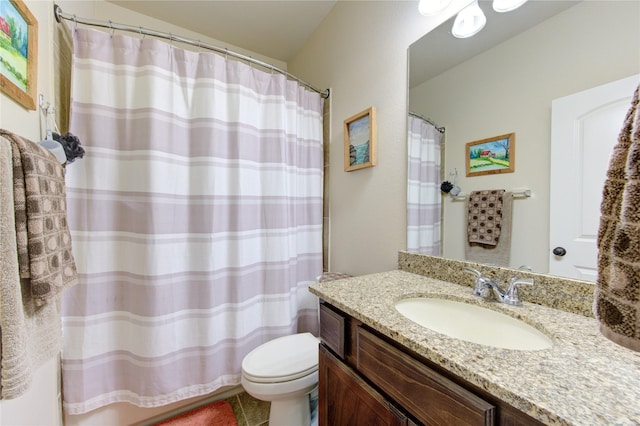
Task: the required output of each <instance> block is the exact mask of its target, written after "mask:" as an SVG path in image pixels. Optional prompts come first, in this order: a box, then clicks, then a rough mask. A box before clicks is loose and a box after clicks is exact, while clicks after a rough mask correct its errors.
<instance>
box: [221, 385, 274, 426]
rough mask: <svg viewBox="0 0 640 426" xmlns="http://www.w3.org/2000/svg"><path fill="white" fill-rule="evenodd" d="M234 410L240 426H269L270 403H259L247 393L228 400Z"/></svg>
mask: <svg viewBox="0 0 640 426" xmlns="http://www.w3.org/2000/svg"><path fill="white" fill-rule="evenodd" d="M225 401H227V402H228V403H229V404H231V407H232V408H233V413H234V414H235V416H236V420H237V421H238V426H268V425H269V408H270V405H271V404H270V403H269V402H265V401H259V400H257V399H255V398H253V397H252V396H251V395H249V394H247V393H246V392H241V393H239V394H237V395H234V396H232V397H230V398H227V399H226V400H225Z"/></svg>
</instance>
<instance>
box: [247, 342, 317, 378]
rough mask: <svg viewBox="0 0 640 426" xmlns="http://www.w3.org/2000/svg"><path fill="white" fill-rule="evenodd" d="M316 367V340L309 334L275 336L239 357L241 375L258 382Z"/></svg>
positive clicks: (297, 375)
mask: <svg viewBox="0 0 640 426" xmlns="http://www.w3.org/2000/svg"><path fill="white" fill-rule="evenodd" d="M317 370H318V339H316V338H315V337H314V336H313V335H312V334H311V333H300V334H293V335H290V336H284V337H279V338H277V339H274V340H271V341H269V342H267V343H265V344H263V345H260V346H258V347H257V348H255V349H254V350H252V351H251V352H249V354H248V355H247V356H246V357H244V359H243V360H242V373H243V374H244V376H245V377H246V378H247V379H249V380H251V381H253V382H258V383H277V382H286V381H289V380H295V379H298V378H300V377H304V376H306V375H309V374H311V373H313V372H314V371H317Z"/></svg>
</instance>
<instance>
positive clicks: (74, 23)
mask: <svg viewBox="0 0 640 426" xmlns="http://www.w3.org/2000/svg"><path fill="white" fill-rule="evenodd" d="M73 31H78V19H77V18H76V15H75V13H74V14H73Z"/></svg>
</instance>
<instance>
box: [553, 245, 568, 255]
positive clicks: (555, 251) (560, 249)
mask: <svg viewBox="0 0 640 426" xmlns="http://www.w3.org/2000/svg"><path fill="white" fill-rule="evenodd" d="M553 254H555V255H556V256H564V255H565V254H567V251H566V250H565V249H564V247H556V248H554V249H553Z"/></svg>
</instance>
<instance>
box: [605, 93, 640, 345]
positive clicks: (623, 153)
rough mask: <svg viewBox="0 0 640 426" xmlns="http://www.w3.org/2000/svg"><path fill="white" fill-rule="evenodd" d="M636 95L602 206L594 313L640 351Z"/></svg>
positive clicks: (608, 332) (615, 336) (610, 332)
mask: <svg viewBox="0 0 640 426" xmlns="http://www.w3.org/2000/svg"><path fill="white" fill-rule="evenodd" d="M639 91H640V86H638V88H637V89H636V91H635V93H634V95H633V101H632V103H631V108H630V109H629V112H628V113H627V116H626V118H625V122H624V127H623V128H622V131H621V132H620V135H619V136H618V143H617V145H616V146H615V147H614V149H613V153H612V156H611V160H610V163H609V170H608V172H607V178H606V180H605V185H604V190H603V195H602V204H601V207H600V212H601V216H600V229H599V231H598V279H597V282H596V291H595V300H594V313H595V315H596V318H597V319H598V320H599V321H600V331H601V332H602V334H603V335H604V336H606V337H607V338H609V339H611V340H612V341H614V342H616V343H618V344H620V345H622V346H625V347H627V348H629V349H633V350H635V351H640V209H639V207H640V108H638V96H639V95H638V92H639Z"/></svg>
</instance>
